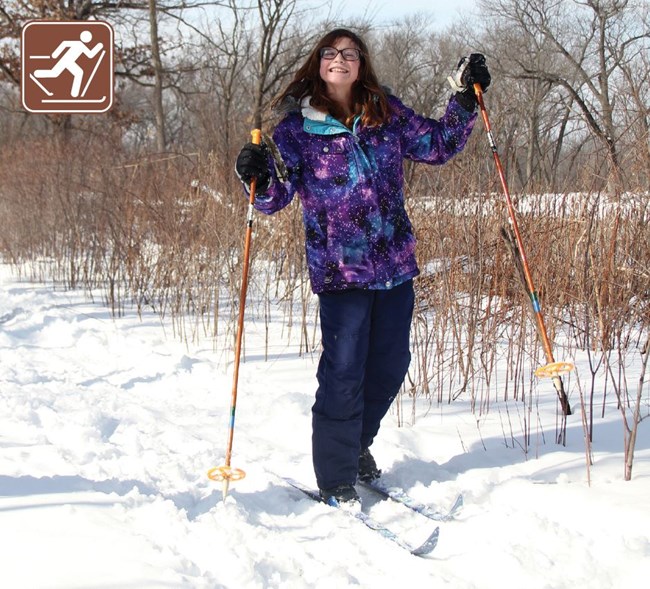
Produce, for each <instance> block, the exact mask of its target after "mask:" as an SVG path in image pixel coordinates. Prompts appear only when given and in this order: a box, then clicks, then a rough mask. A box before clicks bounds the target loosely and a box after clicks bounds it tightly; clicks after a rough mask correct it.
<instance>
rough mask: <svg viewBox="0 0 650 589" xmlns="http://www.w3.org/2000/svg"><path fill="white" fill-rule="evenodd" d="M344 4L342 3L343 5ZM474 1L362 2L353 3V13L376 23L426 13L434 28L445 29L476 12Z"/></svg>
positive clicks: (406, 0)
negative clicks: (467, 14) (365, 16)
mask: <svg viewBox="0 0 650 589" xmlns="http://www.w3.org/2000/svg"><path fill="white" fill-rule="evenodd" d="M344 4H345V3H342V5H344ZM476 4H477V2H476V0H454V1H453V2H450V1H448V0H447V1H443V2H440V1H438V2H436V1H435V0H433V1H432V0H399V1H395V0H392V1H390V0H380V1H377V0H375V1H372V2H371V1H370V0H363V1H361V2H358V3H355V9H354V10H355V11H356V12H357V13H358V14H364V13H365V12H366V11H367V13H368V14H369V15H372V16H374V15H376V18H373V20H375V21H376V22H382V21H391V20H396V19H400V18H403V17H404V16H407V15H410V14H416V13H419V12H428V13H430V14H431V15H432V16H433V17H434V20H433V24H434V26H440V27H446V26H448V25H450V24H451V23H452V22H453V21H454V20H455V19H457V18H458V17H459V15H462V14H463V13H466V12H468V11H473V10H476V8H477V6H476Z"/></svg>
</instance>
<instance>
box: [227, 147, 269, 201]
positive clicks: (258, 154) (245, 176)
mask: <svg viewBox="0 0 650 589" xmlns="http://www.w3.org/2000/svg"><path fill="white" fill-rule="evenodd" d="M267 156H268V148H267V147H266V145H265V144H264V143H262V144H261V145H256V144H255V143H247V144H246V145H244V147H242V150H241V151H240V152H239V155H238V156H237V163H236V164H235V171H236V172H237V175H238V176H239V178H240V180H241V181H242V182H244V183H246V184H248V185H249V186H250V183H251V180H252V179H253V178H257V183H256V184H255V191H256V193H257V194H264V193H265V192H266V191H267V190H268V188H269V185H270V184H271V175H270V174H269V166H268V158H267Z"/></svg>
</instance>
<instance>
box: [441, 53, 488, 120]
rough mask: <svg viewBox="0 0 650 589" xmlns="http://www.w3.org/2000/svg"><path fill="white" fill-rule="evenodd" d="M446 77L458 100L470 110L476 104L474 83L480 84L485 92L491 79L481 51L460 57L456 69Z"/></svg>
mask: <svg viewBox="0 0 650 589" xmlns="http://www.w3.org/2000/svg"><path fill="white" fill-rule="evenodd" d="M447 79H448V80H449V83H450V84H451V87H452V88H453V89H454V90H456V99H457V100H458V102H460V104H461V105H462V106H463V107H464V108H466V109H467V110H470V111H473V110H474V109H475V108H476V105H477V100H476V95H475V94H474V84H476V83H478V84H480V85H481V89H482V90H483V92H485V91H486V90H487V88H488V86H489V85H490V82H491V81H492V77H491V76H490V72H489V71H488V67H487V65H486V64H485V56H484V55H483V54H481V53H472V54H471V55H470V56H469V57H463V58H461V60H460V61H459V62H458V67H457V68H456V71H455V72H454V73H453V74H452V75H451V76H449V78H447Z"/></svg>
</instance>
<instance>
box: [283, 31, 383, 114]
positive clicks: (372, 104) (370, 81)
mask: <svg viewBox="0 0 650 589" xmlns="http://www.w3.org/2000/svg"><path fill="white" fill-rule="evenodd" d="M341 38H347V39H350V40H351V41H352V42H353V43H355V44H356V46H357V47H358V48H359V50H360V51H361V57H360V61H361V63H360V65H359V79H358V80H357V81H356V82H355V83H354V86H353V87H352V104H351V105H350V106H351V108H352V112H353V115H352V117H345V115H344V113H343V112H342V110H341V108H340V107H339V106H338V105H337V104H336V103H335V102H334V101H333V100H332V99H330V98H329V97H328V96H327V87H326V85H325V82H324V81H323V80H322V78H321V77H320V61H321V58H320V50H321V49H322V48H323V47H331V46H332V45H334V43H336V41H337V40H338V39H341ZM288 96H291V97H293V98H295V99H296V100H301V99H302V98H304V97H305V96H311V105H312V106H313V107H314V108H317V109H318V110H322V111H325V112H328V113H329V114H331V115H332V116H333V117H334V118H336V119H339V120H341V121H343V122H344V123H345V124H346V125H349V124H350V122H351V121H350V119H352V118H354V116H356V115H361V122H362V123H363V124H364V125H367V126H373V125H380V124H382V123H385V122H386V121H387V120H388V118H389V116H390V106H389V104H388V97H387V96H386V92H385V91H384V90H383V88H382V87H381V86H380V85H379V82H378V81H377V75H376V74H375V70H374V69H373V67H372V62H371V60H370V53H369V52H368V47H367V45H366V44H365V42H364V41H363V39H361V37H359V35H357V34H356V33H353V32H352V31H350V30H348V29H334V30H332V31H330V32H329V33H327V34H326V35H325V36H324V37H322V38H321V40H320V41H319V42H318V43H317V44H316V46H315V47H314V49H313V50H312V52H311V53H310V54H309V56H308V57H307V60H306V61H305V63H304V64H303V65H302V67H301V68H300V69H299V70H298V71H297V72H296V75H295V76H294V78H293V80H292V81H291V82H290V83H289V85H288V86H287V87H286V88H285V89H284V91H282V92H281V93H280V94H279V96H278V97H277V98H276V99H275V100H274V101H273V106H274V107H275V106H278V105H280V104H281V103H282V101H283V100H284V99H285V98H287V97H288Z"/></svg>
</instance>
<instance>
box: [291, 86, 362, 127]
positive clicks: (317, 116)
mask: <svg viewBox="0 0 650 589" xmlns="http://www.w3.org/2000/svg"><path fill="white" fill-rule="evenodd" d="M310 98H311V96H305V98H303V99H302V101H301V103H300V106H301V110H302V116H303V118H304V121H303V125H302V128H303V129H304V130H305V132H306V133H311V134H312V135H340V134H342V133H350V132H351V133H355V134H356V132H357V127H358V125H359V121H360V120H361V117H360V116H359V115H357V116H356V117H354V123H353V124H352V131H350V129H348V127H346V126H345V125H344V124H343V123H342V122H341V121H339V120H337V119H335V118H334V117H333V116H332V115H329V114H327V113H324V112H322V111H320V110H316V109H315V108H314V107H313V106H312V105H311V103H310Z"/></svg>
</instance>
